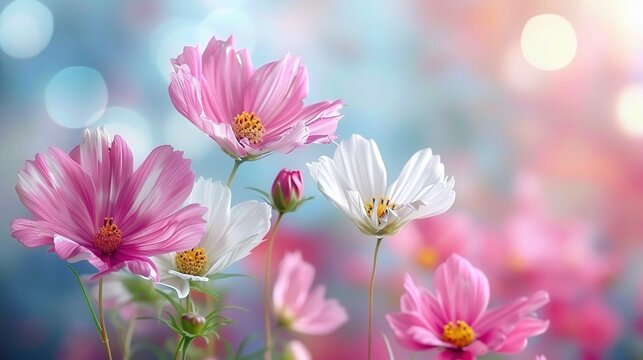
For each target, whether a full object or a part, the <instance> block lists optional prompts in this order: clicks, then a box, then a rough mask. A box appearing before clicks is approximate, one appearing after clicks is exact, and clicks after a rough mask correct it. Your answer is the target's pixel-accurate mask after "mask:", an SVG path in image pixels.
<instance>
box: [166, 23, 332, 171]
mask: <svg viewBox="0 0 643 360" xmlns="http://www.w3.org/2000/svg"><path fill="white" fill-rule="evenodd" d="M172 65H173V69H174V72H173V73H172V74H171V82H170V87H169V92H170V99H171V100H172V104H174V107H175V108H176V109H177V110H178V111H179V112H180V113H181V114H182V115H183V116H185V117H186V118H187V119H188V120H190V121H191V122H192V123H193V124H194V125H196V127H197V128H199V129H200V130H201V131H203V132H205V133H206V134H208V136H210V137H211V138H212V139H214V141H216V142H217V144H219V146H221V148H222V149H223V150H224V151H225V152H226V153H228V154H229V155H230V156H232V157H233V158H235V159H237V160H252V159H257V158H258V157H261V156H262V155H265V154H268V153H270V152H281V153H288V152H290V151H292V150H294V149H295V148H297V147H300V146H304V145H308V144H311V143H329V142H331V141H332V140H333V139H335V137H336V135H335V130H336V129H337V122H338V121H339V119H340V118H341V115H340V114H339V110H340V109H341V107H342V102H341V101H340V100H335V101H322V102H319V103H316V104H312V105H308V106H304V99H305V98H306V97H307V96H308V74H307V72H306V68H305V67H304V66H303V65H302V64H301V60H300V59H299V58H298V57H293V56H291V55H289V54H288V55H286V56H284V57H283V59H281V60H279V61H274V62H271V63H268V64H265V65H263V66H262V67H260V68H258V69H257V70H254V69H253V68H252V63H251V62H250V55H249V54H248V52H247V51H246V50H245V49H244V50H239V51H237V50H235V49H234V39H233V37H232V36H231V37H230V38H229V39H228V40H226V41H221V40H217V39H216V38H212V40H210V43H209V44H208V46H207V47H206V48H205V51H203V53H202V54H201V53H200V51H199V49H198V48H197V47H191V46H186V47H185V48H184V49H183V53H181V54H180V55H179V56H177V57H176V59H172Z"/></svg>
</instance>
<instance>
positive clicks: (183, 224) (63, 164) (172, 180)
mask: <svg viewBox="0 0 643 360" xmlns="http://www.w3.org/2000/svg"><path fill="white" fill-rule="evenodd" d="M193 183H194V173H193V172H192V170H190V160H187V159H184V158H183V156H182V152H178V151H174V150H173V149H172V147H170V146H159V147H157V148H156V149H154V150H152V152H151V153H150V154H149V155H148V157H147V159H145V161H143V163H142V164H141V165H140V166H139V167H138V169H136V171H134V169H133V159H132V152H131V151H130V149H129V147H128V146H127V144H126V143H125V141H124V140H123V139H122V138H121V137H120V136H118V135H117V136H116V137H115V138H114V141H110V137H109V134H108V133H107V131H105V130H104V129H102V128H99V129H96V130H94V131H93V132H90V131H89V130H85V135H84V141H83V143H82V144H81V145H79V146H77V147H76V148H74V149H73V150H72V151H71V153H69V154H67V153H66V152H64V151H62V150H60V149H56V148H50V149H49V150H48V151H47V152H46V153H44V154H37V155H36V158H35V160H32V161H27V162H26V165H25V168H24V169H23V170H21V171H19V172H18V184H17V185H16V191H17V192H18V196H19V197H20V200H21V201H22V203H23V204H24V205H25V206H26V207H27V209H28V210H29V211H30V212H31V214H32V217H33V218H32V219H16V220H14V221H13V222H12V223H11V229H12V233H11V235H12V236H13V237H14V238H16V239H18V241H20V242H21V243H22V244H23V245H25V246H27V247H37V246H44V245H48V246H49V251H51V252H55V253H56V254H57V255H58V256H59V257H60V258H62V259H65V260H67V261H69V262H77V261H81V260H88V261H89V263H91V264H92V265H93V266H94V267H96V269H98V270H99V273H98V274H97V275H95V276H94V278H97V277H100V276H102V275H104V274H107V273H110V272H113V271H116V270H118V269H121V268H123V267H127V268H128V269H129V270H130V271H131V272H133V273H135V274H138V275H141V276H145V277H152V278H155V279H157V278H158V274H157V270H156V265H154V263H153V262H152V261H151V260H150V258H149V257H150V256H153V255H160V254H164V253H168V252H171V251H182V250H187V249H189V248H191V247H193V246H196V245H197V244H198V243H199V240H200V239H201V237H202V236H203V233H204V231H205V221H204V220H203V219H202V216H203V214H204V213H205V211H206V209H205V208H203V207H201V206H199V205H189V206H185V207H182V203H183V201H184V200H185V199H186V198H187V196H188V195H189V194H190V191H191V190H192V186H193Z"/></svg>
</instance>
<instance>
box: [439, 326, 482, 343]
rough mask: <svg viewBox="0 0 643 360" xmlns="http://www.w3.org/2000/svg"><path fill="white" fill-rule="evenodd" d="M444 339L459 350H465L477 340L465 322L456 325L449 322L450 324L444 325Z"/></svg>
mask: <svg viewBox="0 0 643 360" xmlns="http://www.w3.org/2000/svg"><path fill="white" fill-rule="evenodd" d="M442 338H443V339H444V341H448V342H450V343H451V344H453V345H455V346H457V347H459V348H463V347H465V346H467V345H469V344H471V343H472V342H473V340H475V339H476V333H475V332H474V331H473V329H472V328H471V326H469V324H467V323H466V322H465V321H462V320H458V321H456V322H455V324H454V323H453V321H449V323H448V324H446V325H444V332H443V333H442Z"/></svg>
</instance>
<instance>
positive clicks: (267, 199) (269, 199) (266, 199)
mask: <svg viewBox="0 0 643 360" xmlns="http://www.w3.org/2000/svg"><path fill="white" fill-rule="evenodd" d="M246 189H248V190H252V191H256V192H258V193H259V194H261V195H262V196H263V199H264V200H265V201H266V202H267V203H268V204H272V196H270V194H268V193H267V192H265V191H263V190H261V189H258V188H256V187H247V188H246Z"/></svg>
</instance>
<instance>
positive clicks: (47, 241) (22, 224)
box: [11, 219, 65, 247]
mask: <svg viewBox="0 0 643 360" xmlns="http://www.w3.org/2000/svg"><path fill="white" fill-rule="evenodd" d="M63 233H65V229H64V228H61V227H59V226H55V225H53V224H51V223H49V222H47V221H38V220H30V219H15V220H13V221H12V222H11V236H13V237H14V238H16V239H18V241H20V242H21V243H22V244H23V245H24V246H26V247H37V246H43V245H51V243H52V242H53V240H54V236H55V234H63Z"/></svg>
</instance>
